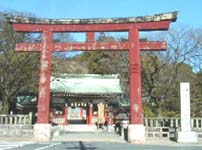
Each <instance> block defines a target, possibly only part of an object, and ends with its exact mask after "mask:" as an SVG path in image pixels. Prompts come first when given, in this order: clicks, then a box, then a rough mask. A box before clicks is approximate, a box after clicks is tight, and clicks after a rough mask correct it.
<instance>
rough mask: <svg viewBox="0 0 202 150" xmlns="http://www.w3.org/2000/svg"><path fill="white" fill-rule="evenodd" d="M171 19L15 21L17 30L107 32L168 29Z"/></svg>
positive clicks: (14, 25)
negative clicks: (44, 22)
mask: <svg viewBox="0 0 202 150" xmlns="http://www.w3.org/2000/svg"><path fill="white" fill-rule="evenodd" d="M169 25H170V21H159V22H144V23H123V24H23V23H14V24H13V27H14V30H15V31H16V32H42V31H44V30H48V31H52V32H105V31H106V32H107V31H129V29H130V28H134V27H136V28H138V29H139V31H154V30H158V31H159V30H168V28H169Z"/></svg>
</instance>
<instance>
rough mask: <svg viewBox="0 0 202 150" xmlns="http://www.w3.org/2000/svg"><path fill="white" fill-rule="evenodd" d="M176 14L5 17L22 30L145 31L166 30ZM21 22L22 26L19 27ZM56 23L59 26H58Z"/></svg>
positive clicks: (16, 28)
mask: <svg viewBox="0 0 202 150" xmlns="http://www.w3.org/2000/svg"><path fill="white" fill-rule="evenodd" d="M177 14H178V12H176V11H175V12H169V13H161V14H155V15H150V16H140V17H128V18H127V17H126V18H91V19H45V18H32V17H21V16H10V15H6V19H7V21H8V22H10V23H12V24H14V30H15V31H22V32H23V31H24V32H27V31H29V32H37V31H38V32H40V31H44V30H50V31H55V32H59V31H60V32H62V31H70V32H71V31H72V32H82V31H83V32H88V31H94V32H96V31H98V32H99V31H128V30H129V29H130V28H131V27H133V26H134V25H135V26H136V27H137V28H138V29H139V30H140V31H145V30H167V29H168V28H169V24H170V22H174V21H176V19H177ZM22 24H23V28H21V27H20V26H22ZM30 24H32V27H31V26H29V27H28V26H27V25H30ZM44 25H45V26H44ZM58 25H59V26H60V28H58ZM89 25H90V28H89ZM111 25H113V26H111Z"/></svg>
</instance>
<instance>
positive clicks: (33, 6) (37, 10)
mask: <svg viewBox="0 0 202 150" xmlns="http://www.w3.org/2000/svg"><path fill="white" fill-rule="evenodd" d="M0 11H20V12H26V13H31V14H33V15H35V16H37V17H42V18H110V17H131V16H144V15H152V14H158V13H163V12H171V11H179V16H178V20H177V22H176V23H175V24H176V25H178V24H180V25H188V26H192V27H202V0H164V1H162V0H144V1H143V0H141V1H140V0H0Z"/></svg>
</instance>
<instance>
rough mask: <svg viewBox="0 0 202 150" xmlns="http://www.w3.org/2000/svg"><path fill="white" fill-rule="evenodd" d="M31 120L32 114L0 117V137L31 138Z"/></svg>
mask: <svg viewBox="0 0 202 150" xmlns="http://www.w3.org/2000/svg"><path fill="white" fill-rule="evenodd" d="M32 119H33V117H32V113H30V114H27V115H14V114H9V115H0V136H1V137H10V136H18V137H31V136H33V126H32Z"/></svg>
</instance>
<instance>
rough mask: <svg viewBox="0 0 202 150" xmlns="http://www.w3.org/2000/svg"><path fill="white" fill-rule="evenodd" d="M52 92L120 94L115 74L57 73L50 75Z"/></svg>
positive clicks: (118, 82)
mask: <svg viewBox="0 0 202 150" xmlns="http://www.w3.org/2000/svg"><path fill="white" fill-rule="evenodd" d="M51 92H52V93H72V94H121V93H123V92H122V90H121V87H120V80H119V78H118V75H117V74H112V75H98V74H57V75H53V76H52V77H51Z"/></svg>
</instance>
